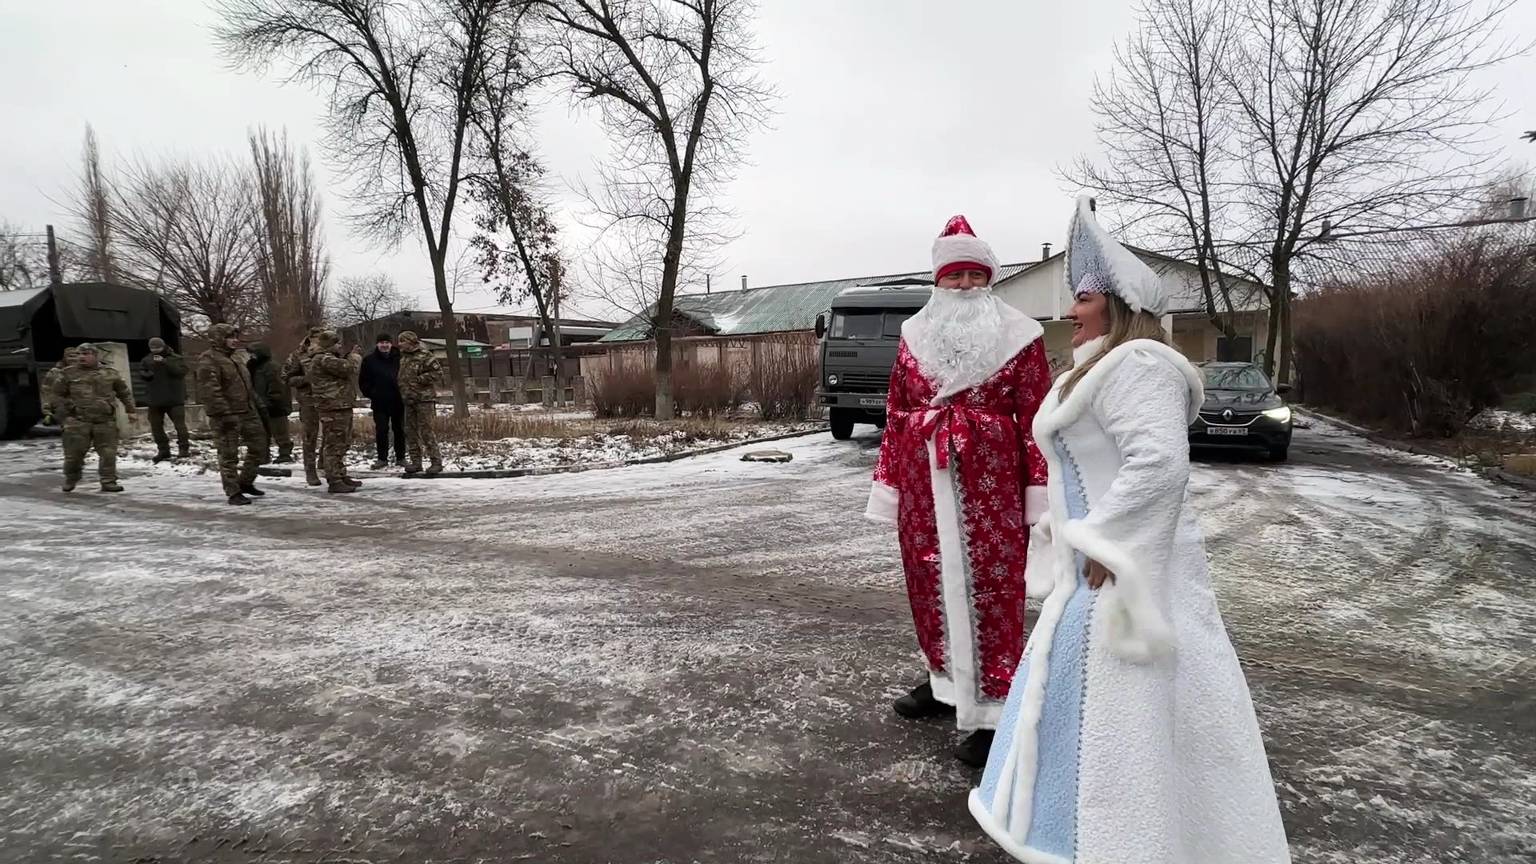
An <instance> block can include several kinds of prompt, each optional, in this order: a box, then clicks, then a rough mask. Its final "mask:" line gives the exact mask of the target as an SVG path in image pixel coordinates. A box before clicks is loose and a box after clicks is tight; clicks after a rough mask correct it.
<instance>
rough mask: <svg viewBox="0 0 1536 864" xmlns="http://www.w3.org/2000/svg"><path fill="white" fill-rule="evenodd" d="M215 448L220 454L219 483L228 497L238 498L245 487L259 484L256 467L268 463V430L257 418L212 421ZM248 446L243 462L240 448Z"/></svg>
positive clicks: (247, 416)
mask: <svg viewBox="0 0 1536 864" xmlns="http://www.w3.org/2000/svg"><path fill="white" fill-rule="evenodd" d="M208 425H209V426H211V427H213V444H214V447H216V448H217V449H218V451H219V480H220V481H221V482H222V483H223V484H224V494H225V495H235V494H237V493H238V492H239V491H240V487H241V486H242V485H249V484H251V483H255V482H256V466H258V465H265V464H266V462H267V430H266V429H265V428H263V426H262V423H261V417H260V416H259V415H256V414H236V415H233V416H231V417H212V418H209V421H208ZM241 444H244V445H245V461H244V462H241V461H240V445H241Z"/></svg>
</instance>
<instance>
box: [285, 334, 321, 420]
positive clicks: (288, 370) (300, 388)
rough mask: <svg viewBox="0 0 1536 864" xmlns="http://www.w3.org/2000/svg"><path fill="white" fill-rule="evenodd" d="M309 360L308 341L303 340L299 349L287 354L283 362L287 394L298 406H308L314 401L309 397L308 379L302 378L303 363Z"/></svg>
mask: <svg viewBox="0 0 1536 864" xmlns="http://www.w3.org/2000/svg"><path fill="white" fill-rule="evenodd" d="M308 359H309V341H308V340H305V341H304V342H303V343H302V344H300V345H299V347H297V348H295V349H293V350H292V351H289V352H288V359H287V360H284V361H283V381H284V383H286V384H287V385H288V392H289V393H291V394H292V395H293V399H294V401H295V402H298V403H299V404H300V405H308V404H309V403H310V402H312V401H314V400H313V399H311V398H310V395H309V379H307V378H305V377H304V363H305V361H306V360H308Z"/></svg>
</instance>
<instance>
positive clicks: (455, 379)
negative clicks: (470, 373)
mask: <svg viewBox="0 0 1536 864" xmlns="http://www.w3.org/2000/svg"><path fill="white" fill-rule="evenodd" d="M430 257H431V259H432V284H433V287H434V288H436V289H437V308H438V311H439V312H441V313H442V316H443V348H444V349H445V350H446V351H447V352H448V384H449V386H450V387H452V388H453V416H455V417H468V416H469V399H468V397H467V396H466V395H465V393H464V369H463V367H461V366H460V365H459V325H458V320H457V319H455V318H454V317H453V299H452V298H451V297H449V296H448V273H447V266H446V263H445V259H446V257H447V247H444V248H442V249H438V250H436V251H434V252H433V253H432V254H431V256H430Z"/></svg>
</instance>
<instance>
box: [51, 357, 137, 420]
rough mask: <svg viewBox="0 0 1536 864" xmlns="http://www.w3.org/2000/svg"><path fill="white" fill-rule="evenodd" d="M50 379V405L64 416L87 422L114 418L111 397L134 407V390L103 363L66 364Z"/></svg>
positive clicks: (125, 405)
mask: <svg viewBox="0 0 1536 864" xmlns="http://www.w3.org/2000/svg"><path fill="white" fill-rule="evenodd" d="M54 371H55V372H58V373H59V374H58V376H57V377H55V378H54V379H53V387H52V389H51V391H50V392H52V394H53V405H52V407H53V409H54V410H55V411H56V412H57V413H58V414H60V415H62V416H63V417H66V418H72V419H75V420H83V421H85V422H86V423H106V422H109V421H111V420H113V419H115V418H116V416H117V406H115V405H113V404H112V403H113V401H114V400H116V401H119V402H122V403H123V407H124V408H127V409H128V410H129V411H130V412H131V411H133V391H131V390H129V389H128V384H127V382H125V381H124V380H123V379H122V377H121V376H119V375H118V374H117V372H115V371H113V370H112V369H110V368H108V367H106V366H97V367H96V368H95V369H87V368H85V367H84V366H67V367H65V368H63V369H56V370H54Z"/></svg>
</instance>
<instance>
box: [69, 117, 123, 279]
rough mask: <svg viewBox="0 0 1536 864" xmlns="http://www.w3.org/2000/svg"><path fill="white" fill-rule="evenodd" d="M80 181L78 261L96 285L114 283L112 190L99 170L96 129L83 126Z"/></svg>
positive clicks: (115, 273) (99, 156) (115, 276)
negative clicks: (81, 237) (80, 246)
mask: <svg viewBox="0 0 1536 864" xmlns="http://www.w3.org/2000/svg"><path fill="white" fill-rule="evenodd" d="M80 161H81V165H80V181H79V187H78V189H77V190H76V194H75V201H74V205H75V207H74V209H75V216H76V218H78V219H79V220H80V228H81V232H82V233H83V234H84V235H85V243H84V244H83V245H84V250H83V251H84V255H83V256H82V257H83V258H84V259H85V260H84V261H82V262H81V265H82V266H83V268H84V270H85V271H86V274H87V276H88V278H91V279H95V280H97V281H100V282H115V281H117V279H118V278H119V274H118V272H117V255H116V253H115V252H114V250H113V242H112V189H111V185H110V184H109V183H108V182H107V179H106V176H105V175H104V173H103V172H102V170H101V148H100V147H99V146H98V145H97V143H96V130H95V129H92V128H91V127H90V125H89V124H87V125H86V127H85V145H84V147H83V148H82V151H81V160H80Z"/></svg>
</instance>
